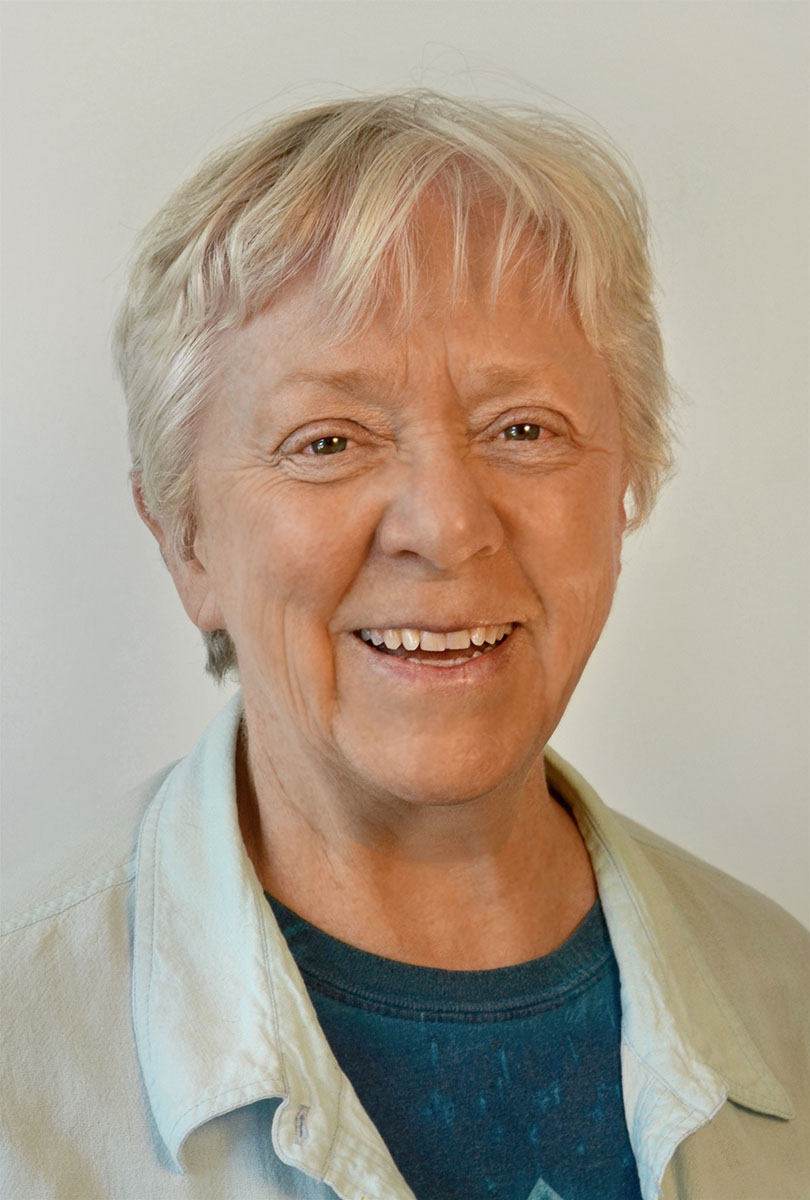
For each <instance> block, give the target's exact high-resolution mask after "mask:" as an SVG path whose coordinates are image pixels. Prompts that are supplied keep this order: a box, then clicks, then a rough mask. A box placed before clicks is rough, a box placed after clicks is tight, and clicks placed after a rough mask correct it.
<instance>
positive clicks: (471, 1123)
mask: <svg viewBox="0 0 810 1200" xmlns="http://www.w3.org/2000/svg"><path fill="white" fill-rule="evenodd" d="M650 289H651V278H650V269H649V264H648V259H647V253H646V248H645V228H644V213H643V208H642V205H641V202H640V199H639V197H638V195H637V194H636V192H635V190H634V188H633V186H632V184H631V183H630V181H629V180H628V177H627V175H626V173H625V172H624V170H623V169H622V167H621V166H620V165H619V164H618V163H617V161H616V158H615V157H614V156H613V155H612V154H611V152H610V151H608V150H607V149H606V148H605V147H604V146H603V145H601V144H600V143H599V142H597V141H596V140H594V138H593V137H591V136H589V135H586V134H585V133H583V132H582V131H581V130H578V129H576V128H575V127H573V126H571V125H570V124H568V123H566V122H563V121H560V120H558V119H556V118H552V117H549V116H547V115H543V114H539V113H522V114H518V115H507V114H505V113H503V112H500V111H496V110H493V109H490V108H484V107H480V106H477V105H472V104H466V103H461V102H458V101H454V100H449V99H446V98H442V97H440V96H435V95H429V94H421V93H419V94H406V95H394V96H383V97H377V98H371V99H356V100H350V101H344V102H341V103H336V104H331V105H326V106H324V107H320V108H315V109H311V110H308V111H304V112H300V113H296V114H294V115H292V116H287V117H285V118H284V119H281V120H277V121H274V122H272V123H270V124H268V125H266V126H264V127H262V128H260V129H259V130H258V131H257V132H255V133H253V134H252V135H251V136H249V137H248V138H247V139H245V140H243V141H241V142H240V143H238V144H236V145H234V146H230V147H228V148H226V149H225V150H224V151H223V152H222V153H220V154H219V155H218V156H216V157H215V158H214V159H212V160H211V161H210V162H208V163H207V164H206V165H205V166H204V167H203V168H202V170H201V171H200V172H199V173H198V174H197V175H196V176H195V177H194V178H193V179H192V180H191V181H190V182H189V183H188V184H187V185H186V186H185V187H184V188H182V189H181V190H180V191H179V192H178V193H177V195H176V196H174V198H173V199H172V200H171V201H170V202H169V204H168V205H167V206H166V207H165V209H164V210H163V211H162V212H161V213H160V214H159V216H158V217H157V218H156V220H155V221H154V223H153V224H152V225H151V227H150V228H149V229H148V230H147V231H146V234H145V236H144V240H143V244H142V247H141V251H140V255H139V257H138V259H137V263H136V265H135V269H134V273H133V278H132V283H131V288H130V291H129V294H128V296H127V299H126V302H125V305H124V307H123V311H122V314H121V318H120V322H119V325H118V331H117V352H118V360H119V363H120V368H121V374H122V377H123V380H124V386H125V390H126V394H127V399H128V404H129V412H130V434H131V446H132V454H133V475H132V478H133V487H134V493H135V500H136V503H137V505H138V509H139V511H140V513H141V515H142V517H143V519H144V521H145V522H146V523H147V525H148V526H149V528H150V529H151V531H152V533H153V534H154V535H155V537H156V538H157V540H158V542H159V544H160V548H161V552H162V554H163V557H164V559H165V561H166V564H167V566H168V568H169V570H170V571H171V574H172V577H173V579H174V582H175V585H176V587H177V591H178V593H179V595H180V598H181V600H182V603H183V605H184V607H185V610H186V612H187V614H188V616H189V618H190V619H191V621H193V623H194V624H195V625H196V626H197V627H198V628H199V629H200V630H201V631H202V633H203V635H204V637H205V640H206V643H207V647H208V667H209V670H210V671H211V672H212V674H214V675H215V676H218V677H222V676H223V675H224V674H225V673H227V672H231V671H233V672H238V676H239V680H240V683H241V692H240V694H239V695H238V697H237V698H236V699H235V700H234V701H233V702H232V703H231V704H229V705H228V707H227V708H226V709H225V711H224V712H223V713H222V715H221V716H220V717H219V718H218V719H217V720H216V721H215V722H214V724H213V725H212V726H211V727H210V728H209V730H208V731H207V732H206V733H205V734H204V736H203V738H202V740H201V741H200V743H199V745H198V746H197V748H196V749H195V750H194V752H193V753H192V754H191V755H190V756H189V757H188V758H187V759H185V760H184V761H182V762H180V763H179V764H177V765H176V766H175V767H174V768H173V769H171V770H170V771H168V773H167V772H163V773H162V774H161V776H159V777H158V778H157V779H155V780H152V781H151V782H150V783H149V784H148V785H146V786H145V787H144V789H143V790H142V791H141V792H140V793H139V794H138V795H137V796H136V798H135V804H134V810H133V814H132V818H131V819H130V818H129V817H128V816H123V815H122V831H121V835H120V838H119V841H118V843H115V844H114V842H115V839H112V841H108V843H107V845H106V846H105V848H104V850H103V852H102V854H101V857H100V858H99V859H98V861H93V862H89V863H87V864H85V866H84V869H83V871H81V872H79V873H78V874H74V876H73V878H72V879H70V880H69V881H68V883H67V884H64V885H62V886H61V888H60V887H57V886H55V885H54V886H52V887H51V888H50V889H49V893H48V895H47V896H46V897H44V899H43V904H42V906H41V907H40V908H38V909H37V910H36V911H35V912H34V913H29V914H27V915H26V916H24V917H22V918H21V919H20V920H19V921H17V922H14V923H13V926H12V932H11V933H10V934H9V938H8V943H9V946H10V947H11V949H10V950H9V951H8V953H9V960H10V961H11V960H12V956H13V961H15V962H17V963H19V964H20V968H21V969H20V971H19V972H15V973H14V978H13V979H12V982H11V985H10V997H9V999H8V1000H7V1002H6V1009H5V1015H6V1024H7V1027H8V1031H9V1033H10V1035H11V1044H12V1046H13V1048H14V1051H15V1056H14V1064H13V1067H12V1070H11V1072H10V1074H9V1079H8V1083H9V1090H8V1094H7V1099H6V1103H5V1112H6V1128H7V1143H6V1147H5V1151H4V1154H5V1160H4V1161H5V1190H4V1192H3V1194H4V1196H7V1197H12V1196H14V1197H25V1198H27V1200H31V1198H33V1197H77V1198H81V1200H89V1198H91V1197H94V1198H95V1197H98V1198H102V1197H113V1198H116V1200H144V1198H146V1197H150V1198H151V1197H159V1198H161V1200H163V1198H171V1197H178V1198H185V1197H188V1198H192V1197H193V1198H195V1200H197V1198H205V1200H221V1198H231V1197H232V1198H234V1200H253V1198H258V1197H272V1198H279V1200H281V1198H288V1197H290V1198H291V1197H307V1198H310V1200H315V1198H318V1200H327V1198H328V1197H334V1196H339V1197H341V1198H342V1200H362V1198H365V1200H372V1198H374V1200H406V1198H412V1197H413V1196H416V1197H417V1198H418V1200H477V1198H479V1197H480V1198H481V1200H483V1198H484V1197H496V1198H498V1200H527V1198H528V1197H530V1196H531V1198H532V1200H541V1198H545V1200H554V1198H557V1200H559V1198H562V1200H602V1198H603V1200H629V1198H631V1197H632V1198H633V1200H639V1198H640V1197H643V1200H655V1198H656V1197H659V1196H662V1197H665V1198H666V1200H674V1198H675V1197H690V1198H695V1200H800V1197H806V1196H807V1175H806V1173H805V1172H806V1164H804V1163H803V1153H804V1150H805V1142H806V1137H805V1127H804V1120H805V1118H806V1107H803V1106H806V1102H807V1101H806V1086H805V1083H804V1080H803V1060H804V1055H803V1053H802V1047H801V1037H802V1034H803V1031H804V1028H805V1026H804V1023H803V1021H802V1019H801V1016H800V1012H801V1007H802V1001H803V991H804V987H803V983H804V976H803V973H802V967H801V962H802V956H803V955H804V954H805V941H804V938H803V936H802V931H801V929H800V927H799V926H798V925H796V923H795V922H793V921H792V920H791V919H790V918H789V917H787V916H786V915H785V914H784V913H782V912H781V911H780V910H779V909H777V908H776V907H775V906H774V905H773V904H771V903H770V902H768V901H766V900H765V899H764V898H763V897H761V896H758V895H757V894H755V893H753V892H751V891H750V890H749V889H747V888H745V887H744V886H743V885H742V884H738V883H736V882H734V881H732V880H730V879H729V878H727V877H726V876H724V875H722V874H721V873H720V872H718V871H716V870H714V869H712V868H711V867H708V866H706V865H704V864H702V863H700V862H698V861H697V860H695V859H694V858H692V857H691V856H689V855H687V854H686V853H685V852H683V851H681V850H678V849H677V848H675V847H673V846H671V845H669V844H667V843H665V842H663V841H661V840H660V839H659V838H657V837H655V836H654V835H653V834H651V833H648V832H647V831H645V830H643V829H641V828H639V827H637V826H635V825H632V824H631V823H630V822H628V821H626V820H625V819H623V818H621V817H619V816H617V815H616V814H615V813H614V812H612V811H610V810H609V809H607V808H606V807H605V806H604V805H603V804H602V803H601V802H600V800H599V799H598V797H597V796H596V795H595V794H594V792H593V791H592V790H591V789H590V788H589V787H588V785H587V784H586V783H585V781H584V780H583V779H581V778H580V777H579V776H578V775H577V774H576V772H575V771H573V770H572V769H571V768H570V767H569V766H567V765H566V764H565V763H564V762H562V761H561V760H560V759H559V758H558V757H557V756H555V755H554V754H553V753H552V752H551V751H550V750H549V749H548V748H547V743H548V740H549V738H550V737H551V735H552V733H553V731H554V729H555V726H556V725H557V723H558V721H559V720H560V717H561V716H562V713H563V712H564V710H565V707H566V705H567V703H568V700H569V698H570V696H571V693H572V692H573V690H574V688H575V686H576V684H577V681H578V679H579V677H580V674H581V672H582V670H583V668H584V666H585V663H586V662H587V660H588V656H589V655H590V653H591V651H592V650H593V648H594V645H595V643H596V641H597V639H598V637H599V634H600V632H601V630H602V627H603V625H604V623H605V620H606V618H607V615H608V612H609V610H610V606H611V601H612V599H613V593H614V589H615V586H616V580H617V576H618V573H619V570H620V554H621V547H622V539H623V537H624V534H625V532H626V531H627V530H628V529H629V528H631V527H633V526H635V525H638V524H639V523H640V522H641V521H642V520H643V519H644V518H645V516H646V515H647V514H648V512H649V511H650V508H651V506H652V504H653V500H654V497H655V494H656V491H657V488H658V486H659V484H660V482H661V480H662V478H663V476H664V475H665V473H666V471H667V469H668V466H669V461H670V459H669V451H668V444H667V443H668V395H667V384H666V377H665V373H664V368H663V364H662V354H661V345H660V337H659V330H658V326H657V323H656V318H655V314H654V311H653V307H652V303H651V299H650ZM136 837H137V851H133V846H134V843H135V839H136ZM23 968H24V969H23ZM8 974H9V975H11V972H10V971H9V972H8ZM130 1003H131V1006H132V1015H130Z"/></svg>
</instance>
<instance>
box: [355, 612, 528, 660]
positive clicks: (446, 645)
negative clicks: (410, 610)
mask: <svg viewBox="0 0 810 1200" xmlns="http://www.w3.org/2000/svg"><path fill="white" fill-rule="evenodd" d="M514 629H515V625H514V623H511V622H510V623H509V624H507V625H476V626H474V627H473V628H471V629H451V630H448V631H447V632H444V633H437V632H435V631H433V630H430V629H356V630H355V637H359V638H361V639H362V640H363V641H364V642H366V644H367V645H368V646H369V647H370V648H371V649H373V650H376V651H378V652H379V653H380V654H388V655H391V656H393V657H395V658H407V659H410V660H411V661H413V662H421V663H425V664H426V665H427V666H434V667H439V666H448V667H449V666H456V665H458V664H460V663H464V662H470V661H471V660H472V659H474V658H480V657H481V656H482V655H483V654H488V653H489V652H490V651H492V650H494V649H495V648H496V646H500V645H501V643H503V642H505V641H506V639H507V638H508V637H509V636H510V634H511V633H512V631H513V630H514Z"/></svg>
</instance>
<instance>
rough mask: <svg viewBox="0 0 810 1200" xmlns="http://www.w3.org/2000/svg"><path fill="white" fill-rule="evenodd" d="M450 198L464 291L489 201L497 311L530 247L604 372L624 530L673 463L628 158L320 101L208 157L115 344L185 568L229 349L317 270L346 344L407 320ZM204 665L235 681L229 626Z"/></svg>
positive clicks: (435, 100)
mask: <svg viewBox="0 0 810 1200" xmlns="http://www.w3.org/2000/svg"><path fill="white" fill-rule="evenodd" d="M428 194H430V195H432V196H437V195H438V196H439V197H440V199H441V201H442V206H443V209H444V212H445V213H446V219H447V221H448V222H450V224H451V234H452V238H453V245H454V247H455V277H456V281H457V283H458V284H459V286H463V283H464V280H465V272H466V263H467V248H468V234H469V229H470V224H471V220H472V219H473V216H474V214H475V213H476V212H478V211H480V206H481V204H482V202H486V201H489V202H494V204H495V208H496V210H497V212H498V213H499V214H500V215H499V227H498V228H497V229H495V230H494V233H493V236H494V238H495V270H494V277H493V280H492V287H493V296H495V295H496V294H497V289H498V286H499V284H500V282H501V280H502V278H503V274H504V272H505V271H506V270H507V268H508V266H509V264H510V262H511V261H512V260H513V259H514V258H515V255H516V254H517V253H519V252H520V250H521V249H522V248H523V247H525V245H526V244H527V241H528V242H529V243H530V244H531V245H532V246H536V247H537V248H538V249H539V250H540V251H541V253H540V254H538V255H537V256H534V257H536V259H537V262H538V267H537V279H536V280H535V287H536V291H537V294H538V297H539V298H542V296H543V294H547V293H549V292H551V291H554V292H555V293H556V294H557V295H559V296H561V297H562V298H563V300H564V302H565V303H566V304H567V305H568V306H569V307H570V309H571V311H572V312H573V313H574V314H575V315H576V316H577V318H578V320H579V322H580V324H581V327H582V329H583V332H584V333H585V336H586V337H587V339H588V341H589V342H590V344H591V345H592V346H593V347H594V349H596V350H597V351H598V352H599V353H601V354H602V356H603V357H604V359H605V361H606V363H607V365H608V368H609V371H610V374H611V378H612V381H613V386H614V389H615V394H616V398H617V404H618V408H619V414H620V419H621V425H622V431H623V439H624V452H625V461H626V464H627V469H628V479H629V497H630V500H631V503H632V509H631V513H630V521H629V524H628V528H632V527H635V526H637V525H639V524H641V522H642V521H643V520H644V519H645V518H646V517H647V516H648V514H649V512H650V511H651V509H652V507H653V504H654V502H655V498H656V495H657V493H658V490H659V488H660V485H661V483H662V481H663V480H664V478H665V477H666V475H667V474H668V472H669V470H670V468H671V464H672V457H671V442H672V427H671V398H670V389H669V385H668V381H667V376H666V372H665V368H664V362H663V352H662V345H661V336H660V330H659V326H658V320H657V316H656V312H655V307H654V304H653V300H652V289H653V278H652V272H651V267H650V261H649V253H648V246H647V221H646V211H645V206H644V202H643V199H642V197H641V193H640V190H639V188H638V186H637V184H636V183H635V182H634V180H633V178H632V175H631V172H630V169H629V167H628V166H627V165H625V164H623V162H622V160H621V157H620V155H619V153H618V152H617V151H616V150H615V149H614V148H612V147H610V146H609V145H607V144H606V142H605V141H604V140H603V139H602V138H599V137H597V136H595V135H594V134H593V133H591V132H589V131H586V130H584V129H582V128H580V127H579V126H578V125H576V124H574V123H573V122H571V121H569V120H566V119H563V118H561V117H559V116H556V115H552V114H549V113H545V112H540V111H536V110H529V109H517V110H516V109H505V108H503V107H495V106H491V105H485V104H481V103H479V102H470V101H466V100H459V99H454V98H450V97H448V96H443V95H439V94H436V93H434V92H428V91H410V92H402V93H396V94H392V95H382V96H371V97H361V98H353V99H349V100H341V101H337V102H335V103H330V104H323V105H320V106H317V107H313V108H309V109H305V110H303V111H300V112H295V113H292V114H286V115H284V116H282V117H279V118H277V119H274V120H271V121H269V122H267V123H266V124H264V125H262V126H260V127H259V128H258V129H256V130H254V131H253V132H251V133H250V134H249V135H248V136H247V137H244V138H242V139H240V140H239V141H237V142H235V143H233V144H231V145H228V146H226V147H225V148H224V149H222V150H220V151H219V152H218V153H216V154H214V155H213V156H212V157H211V158H210V159H208V160H207V161H206V162H205V163H204V164H203V166H202V167H201V169H200V170H199V171H198V172H197V174H196V175H194V176H193V177H192V178H191V179H190V180H189V181H188V182H187V183H186V184H184V185H183V186H182V187H181V188H180V189H179V190H178V191H177V192H176V193H175V194H174V196H172V198H171V199H170V200H169V202H168V203H167V204H166V205H165V207H164V208H163V209H162V210H161V211H160V212H159V213H158V214H157V216H156V217H155V218H154V220H153V221H152V222H151V224H150V225H149V226H148V227H147V228H146V229H145V231H144V232H143V235H142V238H141V242H140V247H139V251H138V253H137V257H136V259H135V262H134V266H133V269H132V274H131V279H130V285H129V289H128V292H127V295H126V298H125V300H124V303H123V305H122V307H121V311H120V314H119V317H118V321H117V324H116V329H115V338H114V341H115V355H116V361H117V365H118V369H119V372H120V375H121V378H122V381H123V385H124V391H125V394H126V399H127V405H128V412H129V443H130V450H131V454H132V463H133V474H134V475H136V476H137V477H138V478H139V481H140V484H141V489H142V494H143V498H144V502H145V504H146V507H147V509H148V510H149V511H150V512H151V513H152V514H153V515H155V516H157V517H159V518H160V519H161V520H162V521H163V522H164V523H165V524H166V525H167V526H168V528H169V529H170V531H171V532H172V535H173V545H174V549H175V551H176V552H177V553H185V554H188V553H189V547H190V544H191V541H192V538H193V529H194V463H195V424H196V420H195V419H196V417H197V414H198V413H199V412H200V409H201V407H202V406H203V405H204V403H205V401H206V399H207V397H208V395H209V394H210V392H211V389H212V384H213V378H214V373H215V368H216V362H217V352H218V347H219V343H220V341H221V339H222V336H223V334H224V333H225V332H226V331H228V330H232V329H235V328H238V327H239V326H240V325H242V324H243V323H244V322H245V321H247V320H249V319H250V318H251V317H252V316H254V315H255V314H256V313H258V312H260V311H261V310H262V309H264V308H265V307H267V306H268V305H269V304H271V303H272V301H273V299H274V297H276V296H277V295H278V294H279V293H280V291H281V290H282V289H283V288H284V287H285V285H286V284H289V283H290V282H291V281H292V280H294V279H295V278H296V277H297V276H299V275H300V274H301V272H302V271H304V270H305V269H314V270H315V271H316V272H317V278H318V283H319V286H320V287H321V288H322V290H323V293H324V296H325V298H326V299H327V300H328V301H330V302H331V309H332V311H333V313H334V321H333V325H334V333H335V336H336V337H342V336H346V335H348V334H349V333H350V332H357V331H359V330H360V329H361V328H362V326H363V323H364V322H365V321H367V320H370V319H371V318H372V317H373V316H374V314H375V313H376V312H377V311H378V309H379V307H380V305H381V304H382V303H383V302H384V301H390V300H391V299H392V296H396V297H398V298H399V299H400V304H401V314H402V315H403V317H405V318H407V313H408V311H409V309H410V306H411V305H412V304H413V301H414V298H415V295H416V291H417V289H418V286H419V265H418V264H419V254H418V246H417V244H416V238H417V236H418V229H417V222H418V206H419V204H420V201H422V200H424V198H425V197H426V196H427V195H428ZM205 636H206V641H207V644H208V670H209V671H210V672H211V673H212V674H213V675H215V676H216V677H218V678H221V677H222V676H223V675H224V674H225V673H226V672H227V671H228V670H230V669H232V668H234V667H235V666H236V656H235V650H234V647H233V644H232V642H231V639H230V637H229V636H228V634H227V632H226V631H224V630H223V631H218V632H217V633H214V634H206V635H205Z"/></svg>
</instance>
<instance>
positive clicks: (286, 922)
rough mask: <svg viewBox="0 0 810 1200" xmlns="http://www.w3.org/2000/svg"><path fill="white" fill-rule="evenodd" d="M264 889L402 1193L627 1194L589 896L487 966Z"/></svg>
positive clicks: (599, 950) (511, 1198) (626, 1154)
mask: <svg viewBox="0 0 810 1200" xmlns="http://www.w3.org/2000/svg"><path fill="white" fill-rule="evenodd" d="M268 900H269V901H270V904H271V905H272V908H273V912H274V913H275V915H276V918H277V919H278V922H279V925H280V926H281V930H282V932H283V934H284V936H285V938H286V940H287V943H288V945H289V947H290V950H291V952H292V955H293V957H294V958H295V961H296V963H297V964H298V967H299V969H300V971H301V974H302V976H303V979H304V982H305V983H306V986H307V989H308V991H309V994H310V997H311V999H312V1002H313V1005H314V1007H315V1011H316V1013H317V1015H318V1020H319V1021H320V1024H321V1026H322V1028H323V1031H324V1033H325V1035H326V1038H327V1040H328V1041H329V1044H330V1046H331V1047H332V1050H333V1051H334V1054H335V1057H336V1058H337V1060H338V1062H339V1063H340V1066H341V1068H342V1069H343V1071H344V1072H345V1074H346V1075H347V1076H348V1078H349V1079H350V1080H351V1082H352V1084H353V1086H354V1088H355V1091H356V1092H357V1095H358V1097H359V1099H360V1101H361V1103H362V1104H363V1107H364V1108H365V1109H366V1112H367V1113H368V1114H369V1116H370V1117H371V1119H372V1120H373V1121H374V1123H375V1125H376V1126H377V1128H378V1129H379V1131H380V1133H381V1135H382V1137H383V1139H384V1140H385V1143H386V1145H387V1146H388V1148H389V1150H390V1152H391V1155H392V1157H393V1159H394V1161H395V1162H396V1164H397V1166H398V1167H399V1169H400V1171H401V1172H402V1174H403V1176H404V1177H405V1179H406V1180H407V1182H408V1184H409V1185H410V1187H411V1188H412V1190H413V1192H414V1193H415V1195H416V1197H417V1200H493V1198H494V1200H529V1196H530V1194H532V1200H641V1193H640V1190H639V1182H638V1172H637V1169H636V1163H635V1159H634V1157H633V1151H632V1149H631V1147H630V1142H629V1139H628V1136H627V1127H626V1124H625V1119H624V1108H623V1104H622V1083H621V1070H620V1062H619V1036H620V1025H621V1006H620V1000H619V973H618V967H617V965H616V959H615V957H614V954H613V949H612V946H611V944H610V937H609V934H608V930H607V925H606V924H605V919H604V916H603V914H602V908H601V905H600V904H599V901H598V900H597V902H596V904H595V905H594V907H593V908H592V909H591V911H590V913H589V914H588V915H587V917H586V918H585V920H584V921H583V922H582V924H581V925H580V926H579V927H578V928H577V929H576V930H575V931H574V932H573V933H572V934H571V936H570V937H569V938H568V939H567V941H566V942H564V943H563V945H562V946H559V947H558V948H557V949H556V950H554V951H553V952H552V953H551V954H547V955H545V956H543V957H542V958H537V959H534V960H532V961H531V962H526V963H519V964H518V965H517V966H513V967H500V968H496V969H495V970H489V971H443V970H435V969H433V968H428V967H414V966H410V965H408V964H406V963H400V962H394V961H392V960H391V959H386V958H380V957H378V956H377V955H374V954H368V953H366V952H365V951H362V950H358V949H356V948H355V947H353V946H348V945H346V944H345V943H344V942H340V941H338V940H336V939H335V938H333V937H330V936H329V935H328V934H326V933H324V932H323V931H322V930H319V929H316V928H315V927H314V926H312V925H310V924H308V922H306V921H304V920H303V919H302V918H301V917H299V916H297V915H296V914H295V913H293V912H291V911H290V910H289V909H287V908H285V907H284V906H283V905H282V904H280V903H279V902H278V901H277V900H275V899H273V898H272V897H269V896H268Z"/></svg>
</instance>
